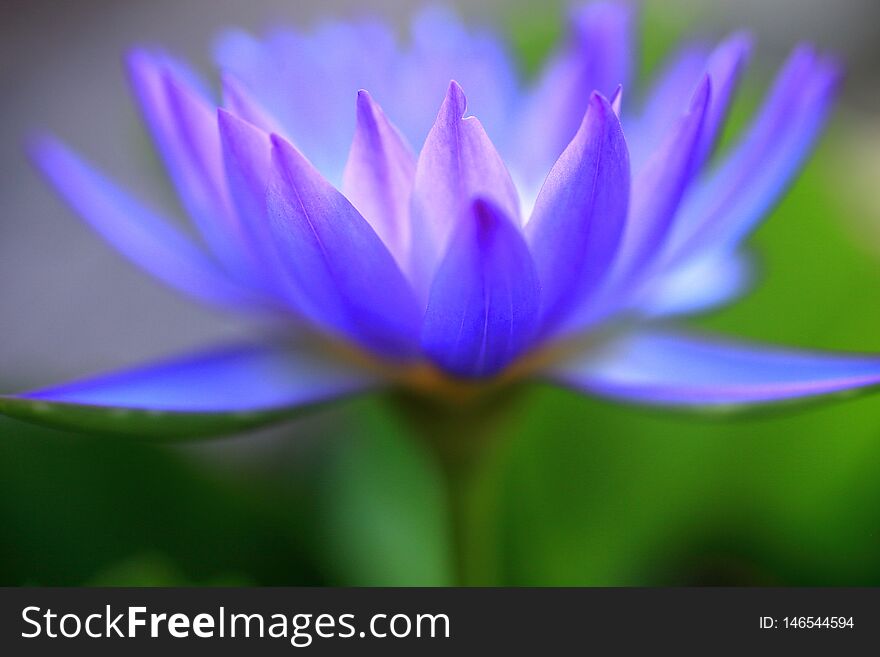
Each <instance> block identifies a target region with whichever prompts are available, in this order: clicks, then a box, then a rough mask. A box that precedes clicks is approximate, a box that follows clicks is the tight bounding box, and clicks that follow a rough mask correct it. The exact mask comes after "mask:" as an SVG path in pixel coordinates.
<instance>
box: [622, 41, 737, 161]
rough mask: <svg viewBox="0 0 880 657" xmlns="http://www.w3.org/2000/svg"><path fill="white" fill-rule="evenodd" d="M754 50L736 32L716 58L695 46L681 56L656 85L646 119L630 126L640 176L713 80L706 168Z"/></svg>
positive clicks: (702, 155)
mask: <svg viewBox="0 0 880 657" xmlns="http://www.w3.org/2000/svg"><path fill="white" fill-rule="evenodd" d="M751 50H752V37H751V35H749V34H748V33H746V32H736V33H734V34H732V35H730V36H729V37H727V38H726V39H725V40H724V41H722V42H721V43H720V44H719V45H718V46H717V47H716V48H715V49H714V50H713V51H711V52H710V53H707V52H706V50H705V49H704V48H702V47H699V46H694V45H691V46H686V47H684V48H682V49H681V50H680V51H679V52H678V53H676V55H675V56H674V57H673V58H672V60H671V62H670V63H669V64H667V66H666V68H665V69H664V71H663V72H662V73H661V74H660V76H659V78H658V79H657V81H656V82H655V84H654V86H653V88H652V90H651V92H650V94H649V95H648V100H647V102H646V104H645V107H644V109H643V111H642V113H641V115H640V116H639V117H638V118H636V119H635V120H634V121H632V122H630V121H627V122H626V133H627V135H628V136H629V137H630V140H629V144H630V156H631V158H632V163H633V171H634V172H636V173H638V172H639V171H640V170H641V168H642V166H643V165H644V164H645V163H646V162H647V161H648V160H649V158H650V157H651V155H652V154H653V153H655V152H656V151H657V150H658V148H660V146H661V144H662V143H663V141H664V139H665V138H666V136H667V135H668V134H669V132H670V130H672V129H674V126H675V124H676V122H677V121H678V120H679V118H680V116H681V114H682V112H685V111H687V107H688V105H689V104H691V102H692V100H689V99H692V98H693V96H694V94H695V93H697V91H698V89H699V87H700V85H701V84H702V83H703V80H704V78H705V77H708V78H709V81H710V84H711V86H712V98H711V101H710V103H709V106H708V108H707V110H706V118H705V120H704V121H703V128H702V131H703V133H702V135H701V137H700V142H701V143H700V148H699V152H698V155H697V157H696V160H695V163H694V167H695V169H696V168H699V167H700V166H702V164H703V163H704V162H705V160H706V158H707V157H708V156H709V155H710V154H711V152H712V148H713V147H714V145H715V143H716V141H717V140H718V137H719V135H720V132H721V128H722V126H723V124H724V120H725V118H726V117H727V113H728V110H729V109H730V105H731V101H732V99H733V95H734V93H735V92H736V88H737V86H738V85H739V81H740V79H741V77H742V72H743V70H744V69H745V66H746V63H747V62H748V58H749V55H750V54H751ZM630 123H632V125H630Z"/></svg>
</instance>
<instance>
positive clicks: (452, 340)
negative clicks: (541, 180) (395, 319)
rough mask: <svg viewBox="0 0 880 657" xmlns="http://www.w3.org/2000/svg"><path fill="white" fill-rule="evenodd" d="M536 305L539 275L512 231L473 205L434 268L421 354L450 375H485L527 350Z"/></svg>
mask: <svg viewBox="0 0 880 657" xmlns="http://www.w3.org/2000/svg"><path fill="white" fill-rule="evenodd" d="M539 304H540V289H539V285H538V276H537V273H536V272H535V266H534V263H533V262H532V258H531V255H530V254H529V249H528V247H527V246H526V243H525V240H524V239H523V236H522V233H521V232H520V229H519V227H518V226H516V225H515V224H514V223H513V222H512V221H511V219H510V218H509V217H507V216H506V215H505V214H504V212H503V211H502V210H501V209H500V208H498V207H497V206H495V205H493V204H492V203H491V202H489V201H485V200H483V199H478V200H476V201H474V203H473V204H472V205H471V214H470V216H469V217H468V218H467V219H466V220H465V221H463V222H461V224H460V225H459V226H458V228H457V229H456V232H455V235H454V236H453V238H452V240H451V241H450V245H449V249H448V251H447V253H446V256H445V258H444V259H443V261H442V262H441V264H440V267H439V268H438V270H437V276H436V277H435V279H434V284H433V285H432V286H431V295H430V298H429V301H428V310H427V312H426V314H425V320H424V325H423V327H422V348H423V349H424V351H425V353H426V354H427V355H428V356H429V357H430V358H431V360H433V361H434V362H435V363H436V364H437V365H438V366H439V367H441V368H442V369H443V370H445V371H447V372H450V373H451V374H453V375H456V376H461V377H483V376H491V375H492V374H495V373H497V372H498V371H500V370H501V369H503V368H504V367H505V366H506V365H507V364H508V363H510V362H511V361H512V360H513V359H514V358H515V357H516V356H518V355H519V354H520V353H522V352H523V351H524V350H525V349H526V348H528V346H529V344H530V341H531V339H532V338H533V337H534V335H535V331H536V329H537V327H538V319H539V315H538V310H539Z"/></svg>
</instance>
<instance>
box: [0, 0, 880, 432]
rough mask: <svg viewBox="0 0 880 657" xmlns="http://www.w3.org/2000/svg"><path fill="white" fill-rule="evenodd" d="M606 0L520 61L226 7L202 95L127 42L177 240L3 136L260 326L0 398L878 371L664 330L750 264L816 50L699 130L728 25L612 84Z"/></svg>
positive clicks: (822, 97)
mask: <svg viewBox="0 0 880 657" xmlns="http://www.w3.org/2000/svg"><path fill="white" fill-rule="evenodd" d="M631 14H632V12H631V11H630V9H629V8H628V7H626V6H621V5H614V4H594V5H590V6H587V7H584V8H581V9H578V10H576V11H573V12H572V15H571V27H572V29H571V34H570V37H569V39H568V41H567V42H566V43H565V44H564V45H563V46H562V47H561V49H559V50H558V52H556V53H555V55H553V56H552V57H551V59H550V61H549V63H548V64H547V66H546V68H545V70H544V72H543V74H541V75H540V76H539V78H538V79H537V81H536V82H535V83H534V84H529V85H526V84H524V83H523V82H522V81H521V80H520V79H519V78H518V76H517V73H516V71H515V68H514V65H513V63H512V62H511V59H510V57H509V56H508V53H507V51H506V50H505V46H504V45H503V43H502V42H501V41H499V40H498V39H497V38H496V37H495V36H493V35H492V34H490V33H487V32H480V31H474V30H471V29H469V28H466V27H465V26H463V25H462V24H461V23H459V22H458V20H457V19H456V18H455V17H454V16H451V15H450V14H449V13H447V12H445V11H443V10H437V9H435V10H429V11H425V12H423V13H421V14H419V15H418V17H417V18H416V19H415V21H414V23H413V26H412V30H411V38H410V39H409V40H408V41H407V42H406V43H405V44H401V43H400V42H398V41H397V39H396V38H395V36H394V35H393V33H392V31H391V30H390V28H389V27H388V26H386V25H383V24H382V23H379V22H370V21H364V22H357V23H328V24H325V25H322V26H319V27H317V28H316V29H314V30H313V31H311V32H307V33H305V32H299V31H292V30H280V29H279V30H274V31H272V32H271V33H269V34H267V35H266V36H265V37H263V38H255V37H253V36H251V35H249V34H246V33H242V32H230V33H227V34H225V35H223V36H222V37H221V38H220V39H219V41H218V44H217V48H216V60H217V62H218V64H219V68H220V71H221V80H222V100H221V101H220V103H219V106H218V103H217V101H215V99H214V96H213V95H212V93H211V92H210V91H209V90H208V89H209V87H208V86H207V85H205V84H204V83H203V82H202V81H201V80H199V78H198V76H197V75H195V74H194V73H193V72H191V71H190V70H189V69H187V68H186V66H184V65H183V64H182V63H180V62H178V61H176V60H175V59H173V58H172V57H170V56H169V55H167V54H165V53H163V52H161V51H156V50H149V49H138V50H134V51H133V52H131V53H130V54H129V56H128V58H127V66H128V73H129V76H130V80H131V85H132V88H133V90H134V95H135V97H136V99H137V102H138V104H139V106H140V109H141V111H142V114H143V117H144V119H145V121H146V123H147V125H148V127H149V130H150V132H151V134H152V136H153V138H154V140H155V143H156V146H157V148H158V151H159V153H160V154H161V157H162V159H163V161H164V163H165V165H166V167H167V169H168V172H169V174H170V178H171V180H172V182H173V183H174V186H175V188H176V190H177V193H178V195H179V197H180V201H181V204H182V206H183V208H184V209H185V210H186V212H187V214H188V215H189V217H190V218H191V219H192V222H193V224H194V225H195V227H196V229H197V231H196V232H197V233H198V238H195V237H191V236H190V234H189V233H188V232H185V231H182V230H181V229H179V228H178V225H179V224H178V222H176V221H174V220H171V219H168V218H166V217H163V216H160V215H159V214H157V213H156V212H155V211H153V210H151V209H149V206H148V205H147V204H146V203H142V202H141V201H139V200H136V199H134V198H133V197H132V196H130V195H129V194H127V193H126V192H125V191H123V190H122V189H121V188H120V187H117V185H116V184H115V183H114V182H111V181H110V180H109V179H108V178H107V177H105V176H104V175H103V174H101V173H99V172H97V171H96V170H95V169H93V168H92V167H91V166H90V165H89V164H87V163H85V162H84V161H83V160H81V159H80V158H79V157H78V156H76V155H75V154H73V153H72V152H71V151H69V150H68V149H67V148H65V147H64V146H63V145H61V144H60V143H59V142H58V141H56V140H54V139H52V138H48V137H43V138H40V139H37V140H36V141H35V142H34V143H33V145H32V149H31V153H32V157H33V159H34V161H35V162H36V164H37V166H38V167H39V168H40V169H41V170H42V172H43V173H44V175H45V176H46V178H47V179H48V180H49V181H50V183H51V184H52V185H53V186H54V188H55V190H56V191H57V192H58V193H59V194H60V196H61V197H62V198H63V199H64V200H65V201H66V202H67V203H68V204H69V205H70V206H71V207H72V208H73V209H74V210H75V211H76V213H77V214H79V215H80V216H81V217H82V218H83V219H84V220H85V221H86V222H88V223H89V224H90V225H91V226H92V228H94V229H95V230H96V231H97V232H98V233H99V234H100V235H101V236H103V237H104V238H105V239H106V240H107V241H108V242H110V243H111V244H112V245H113V246H114V247H116V248H117V249H118V250H119V251H121V252H122V253H123V254H125V255H126V256H127V257H128V258H129V259H130V260H132V261H133V262H134V263H136V264H137V265H139V266H140V267H142V268H143V269H145V270H146V271H147V272H149V273H150V274H152V275H154V276H155V277H157V278H158V279H160V280H161V281H163V282H164V283H166V284H167V285H170V286H172V287H173V288H175V289H177V290H179V291H181V292H183V293H185V294H187V295H190V296H192V297H194V298H195V299H197V300H198V301H201V302H204V303H208V304H212V305H216V306H220V307H222V308H225V309H227V310H229V311H231V312H235V313H244V314H247V315H249V316H251V317H254V318H255V319H259V320H261V321H262V320H265V321H266V322H269V324H268V325H270V326H271V327H272V330H271V331H265V330H264V331H260V335H261V336H262V337H261V338H260V339H257V340H255V341H254V342H253V343H249V344H246V345H233V346H227V347H223V348H220V349H216V350H212V351H208V352H206V353H202V354H198V355H193V356H188V357H183V358H178V359H172V360H169V361H167V362H165V363H163V364H159V365H154V366H150V367H145V368H138V369H134V370H132V371H126V372H121V373H117V374H111V375H109V376H102V377H98V378H90V379H86V380H83V381H79V382H76V383H72V384H67V385H61V386H58V387H52V388H49V389H44V390H38V391H36V392H30V393H27V394H22V395H17V396H8V397H5V398H3V399H2V401H0V409H2V410H3V411H4V412H5V413H7V414H9V415H13V416H18V417H21V418H25V419H31V420H35V421H40V422H46V423H56V424H63V425H66V426H71V427H74V428H79V429H87V430H109V431H118V432H126V431H135V432H137V433H148V434H149V433H152V434H157V435H165V434H181V435H184V434H199V433H214V432H220V431H227V430H231V429H234V428H240V427H244V426H248V425H251V424H257V423H260V422H267V421H270V420H273V419H281V418H284V417H287V416H288V415H290V414H292V413H296V412H298V411H300V410H303V409H309V408H312V407H314V406H315V405H316V404H320V403H324V402H328V401H331V400H334V399H338V398H341V397H344V396H348V395H352V394H357V393H361V392H364V391H371V390H376V389H400V388H404V389H407V390H416V391H418V392H419V393H420V394H427V395H432V394H435V395H447V394H453V395H455V394H457V392H461V391H463V390H466V391H477V392H478V391H481V390H487V389H498V388H499V387H501V386H504V385H508V384H510V383H512V382H514V381H520V380H542V381H550V382H554V383H556V384H559V385H562V386H567V387H570V388H574V389H576V390H579V391H582V392H583V393H586V394H595V395H600V396H604V397H610V398H614V399H617V400H623V401H627V402H634V403H639V404H651V405H663V406H683V407H711V406H738V405H743V404H757V403H767V402H776V401H780V400H788V399H793V398H800V397H807V396H814V395H824V394H829V393H834V392H839V391H844V390H850V389H855V388H864V387H868V386H873V385H876V384H878V383H880V358H877V357H869V356H856V355H844V354H829V353H804V352H799V351H793V350H782V349H777V348H769V347H761V346H754V345H746V344H740V343H736V342H729V341H727V340H726V339H722V338H715V337H705V336H696V335H691V334H689V333H688V332H686V331H684V330H672V329H669V328H666V327H668V325H669V322H670V320H671V319H674V318H677V317H680V316H683V315H686V314H689V313H695V312H699V311H703V310H705V309H708V308H710V307H713V306H716V305H718V304H722V303H726V302H729V301H731V300H733V299H734V298H736V297H737V296H738V295H739V294H741V293H742V292H743V291H744V290H745V289H746V287H747V286H748V284H749V283H750V282H751V277H750V273H751V272H750V267H749V259H748V257H747V256H746V255H745V254H744V252H743V248H742V246H743V241H744V239H745V238H746V237H747V236H748V235H749V233H750V232H751V231H752V229H753V228H754V227H755V226H756V224H757V223H758V222H759V221H760V220H761V219H762V217H764V216H765V215H766V214H767V213H768V211H769V210H770V209H771V207H772V206H773V204H774V203H775V202H776V201H777V200H778V199H779V197H780V195H781V194H782V193H783V191H784V190H785V188H786V187H787V186H788V184H789V183H790V182H791V180H792V178H793V177H794V176H795V175H796V173H797V170H798V168H799V166H800V165H801V163H802V162H803V160H804V159H805V157H806V156H807V154H808V153H809V151H810V150H811V148H812V146H813V143H814V141H815V139H816V137H817V135H818V134H819V132H820V131H821V129H822V127H823V124H824V123H825V120H826V117H827V115H828V113H829V108H830V106H831V104H832V101H833V98H834V96H835V91H836V89H837V87H838V82H839V77H840V75H839V71H838V66H837V65H836V63H835V62H834V61H832V60H831V59H829V58H828V57H826V56H823V55H822V54H819V53H817V52H816V51H815V50H814V49H813V48H811V47H809V46H803V47H799V48H797V49H796V50H794V52H793V53H792V54H791V56H790V57H789V58H788V61H787V62H786V63H785V64H784V66H783V67H782V69H781V71H780V72H779V74H778V75H777V77H776V80H775V82H774V83H773V84H772V87H771V88H770V90H769V92H768V94H767V96H766V99H765V100H764V101H763V104H762V105H761V106H760V107H759V109H758V110H757V113H756V115H755V116H754V118H753V119H752V121H751V123H750V125H749V126H748V127H747V128H746V129H745V130H744V131H743V132H742V133H741V136H740V137H739V138H738V140H736V141H735V143H734V144H733V145H732V146H731V147H730V148H728V149H725V150H724V151H723V152H720V153H719V154H718V156H717V157H713V151H714V150H715V146H716V143H717V142H718V137H719V133H720V132H721V129H722V126H723V125H724V121H725V116H726V114H727V110H728V107H729V106H730V104H731V100H732V99H733V97H734V94H735V91H736V87H737V84H738V82H739V79H740V77H741V75H742V73H743V71H744V69H745V67H746V61H747V59H748V57H749V51H750V48H751V40H750V38H749V36H748V35H747V34H743V33H737V34H734V35H732V36H730V37H729V38H727V39H726V40H724V41H722V42H721V43H720V45H718V46H717V47H715V48H714V49H711V50H709V49H705V48H702V47H699V46H687V47H685V48H683V49H681V50H680V51H679V52H677V53H676V54H675V55H674V56H672V58H671V60H670V61H669V62H668V64H667V65H666V66H665V67H664V68H663V70H662V72H661V73H660V74H659V77H658V78H657V79H656V80H655V81H654V83H653V84H652V85H651V87H650V89H649V90H648V92H647V94H646V101H645V102H644V103H641V104H639V105H635V106H634V105H633V104H632V103H631V102H629V100H630V93H629V91H630V84H631V69H632V59H633V56H632V44H631V35H630V31H631V22H632V15H631ZM450 80H454V81H452V82H450ZM444 94H445V97H444ZM466 94H469V97H466ZM380 103H381V106H380ZM438 108H439V110H438ZM476 117H480V118H479V119H478V118H476Z"/></svg>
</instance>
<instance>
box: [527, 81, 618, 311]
mask: <svg viewBox="0 0 880 657" xmlns="http://www.w3.org/2000/svg"><path fill="white" fill-rule="evenodd" d="M628 200H629V157H628V155H627V149H626V143H625V142H624V139H623V133H622V132H621V129H620V121H619V120H618V118H617V115H616V114H615V113H614V111H613V110H612V108H611V106H610V105H609V104H608V101H607V100H605V98H603V97H602V96H600V95H598V94H593V96H592V99H591V101H590V106H589V109H588V110H587V113H586V115H585V116H584V117H583V122H582V123H581V127H580V129H579V130H578V132H577V134H576V135H575V138H574V139H573V140H572V142H571V144H569V146H568V148H566V149H565V152H564V153H563V154H562V156H561V157H560V158H559V160H558V161H557V162H556V164H555V165H554V166H553V169H552V170H551V171H550V175H549V176H548V177H547V181H546V182H545V183H544V187H543V188H542V189H541V193H540V195H539V196H538V200H537V203H536V204H535V210H534V212H533V214H532V217H531V219H529V222H528V223H527V224H526V235H527V238H528V243H529V246H530V248H531V251H532V255H533V257H534V259H535V266H536V268H537V271H538V277H539V279H540V281H541V289H542V293H541V294H542V302H543V314H544V319H545V322H546V323H547V325H548V327H549V326H552V325H555V324H557V323H558V322H559V321H560V320H561V319H563V318H564V315H565V313H567V312H569V311H571V310H573V309H574V308H576V307H577V306H578V305H579V304H581V303H582V302H584V300H585V299H586V298H588V296H589V295H590V294H591V293H592V292H593V291H594V290H595V288H596V286H597V285H598V284H599V283H600V282H601V281H602V278H603V276H604V275H606V274H607V271H608V268H609V265H610V264H611V262H612V259H613V258H614V256H615V253H616V251H617V247H618V245H619V244H620V239H621V236H622V235H623V229H624V223H625V221H626V213H627V204H628Z"/></svg>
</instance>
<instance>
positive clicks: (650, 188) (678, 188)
mask: <svg viewBox="0 0 880 657" xmlns="http://www.w3.org/2000/svg"><path fill="white" fill-rule="evenodd" d="M710 104H711V93H710V83H709V78H708V76H706V77H704V78H703V83H702V84H701V85H700V86H699V87H698V88H697V91H696V93H695V94H694V97H693V99H692V100H691V107H690V110H689V111H688V112H687V114H685V115H684V116H683V117H680V118H679V121H678V123H677V124H675V125H673V126H672V127H671V128H670V130H669V131H668V133H667V135H666V138H665V139H664V141H663V143H662V145H661V146H660V147H659V148H658V149H657V151H656V152H655V153H654V154H653V155H652V156H651V158H650V159H649V160H648V162H647V163H646V164H644V165H643V166H642V168H641V170H640V171H639V172H638V173H636V174H635V177H634V179H633V185H632V193H631V197H630V205H629V214H628V217H627V220H626V227H625V229H624V232H623V239H622V241H621V244H620V248H619V249H618V251H617V253H616V255H615V258H614V262H613V263H612V265H611V273H610V274H609V276H608V277H607V278H606V279H605V281H604V284H603V285H602V286H601V288H600V289H599V290H598V291H597V293H596V294H595V295H594V296H593V298H591V299H590V300H589V303H586V304H582V305H581V306H580V307H579V308H578V309H577V312H575V313H574V314H573V315H572V317H571V318H570V320H569V321H568V322H567V323H566V326H565V330H567V331H573V332H576V331H580V330H583V329H584V328H585V327H587V326H589V325H591V324H595V323H597V322H599V321H601V320H603V319H607V318H608V317H609V316H610V315H612V314H613V313H615V312H617V311H619V310H620V309H621V308H622V307H626V306H627V305H629V304H631V303H632V302H633V296H634V295H637V294H638V293H640V292H641V291H642V290H643V288H644V286H645V285H646V284H651V280H652V279H653V278H654V276H653V275H654V274H656V273H657V272H656V267H655V264H656V262H657V260H658V256H659V255H660V252H661V247H662V246H663V245H664V242H665V240H666V238H667V237H668V235H669V232H670V228H671V226H672V223H673V220H674V217H675V213H676V211H677V210H678V208H679V204H680V203H681V200H682V198H683V196H684V194H685V190H686V189H687V186H688V184H689V183H690V181H691V179H692V177H693V175H694V171H695V168H696V166H697V165H698V161H699V158H700V157H701V153H702V142H701V136H702V134H703V126H704V123H705V120H706V118H707V113H708V110H709V107H710Z"/></svg>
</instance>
